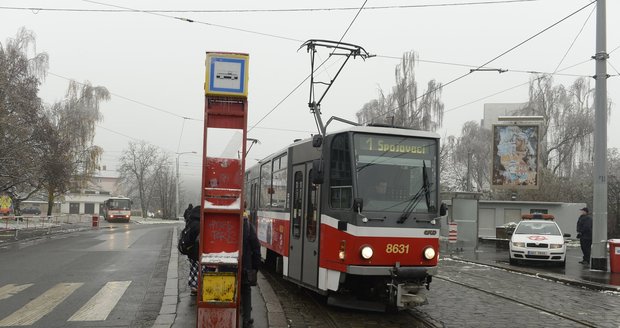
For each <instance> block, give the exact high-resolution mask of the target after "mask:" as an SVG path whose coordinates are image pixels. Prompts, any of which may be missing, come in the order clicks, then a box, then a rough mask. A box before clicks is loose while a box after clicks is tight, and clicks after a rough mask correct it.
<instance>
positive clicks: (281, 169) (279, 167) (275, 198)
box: [271, 154, 287, 209]
mask: <svg viewBox="0 0 620 328" xmlns="http://www.w3.org/2000/svg"><path fill="white" fill-rule="evenodd" d="M286 190H287V188H286V154H285V155H283V156H280V157H277V158H275V159H274V160H273V194H272V195H271V207H273V208H277V209H285V208H287V204H286Z"/></svg>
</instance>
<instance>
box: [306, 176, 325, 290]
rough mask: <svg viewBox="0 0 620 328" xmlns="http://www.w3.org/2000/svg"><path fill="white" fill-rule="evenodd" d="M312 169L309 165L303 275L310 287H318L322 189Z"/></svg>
mask: <svg viewBox="0 0 620 328" xmlns="http://www.w3.org/2000/svg"><path fill="white" fill-rule="evenodd" d="M311 176H312V167H311V166H310V165H308V167H307V170H306V177H305V178H306V179H305V181H306V182H307V183H306V193H305V196H306V197H305V199H304V203H305V212H304V213H305V217H304V223H305V229H304V236H303V238H302V239H303V244H304V249H303V254H304V259H303V261H304V262H303V274H302V282H303V283H304V284H307V285H310V286H314V287H316V286H317V282H318V274H319V273H318V270H319V247H318V244H319V238H318V237H319V236H318V234H319V216H320V214H319V213H320V211H319V199H321V197H319V191H320V187H319V186H317V185H315V184H313V183H312V182H311V181H312V179H311V178H310V177H311Z"/></svg>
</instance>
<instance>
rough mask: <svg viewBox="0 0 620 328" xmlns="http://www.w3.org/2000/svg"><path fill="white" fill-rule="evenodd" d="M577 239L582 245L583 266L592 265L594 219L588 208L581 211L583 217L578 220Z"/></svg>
mask: <svg viewBox="0 0 620 328" xmlns="http://www.w3.org/2000/svg"><path fill="white" fill-rule="evenodd" d="M577 238H579V243H580V244H581V252H582V253H583V260H581V261H579V263H581V264H590V251H591V248H592V217H591V216H590V211H589V210H588V208H587V207H584V208H582V209H581V215H580V216H579V219H577Z"/></svg>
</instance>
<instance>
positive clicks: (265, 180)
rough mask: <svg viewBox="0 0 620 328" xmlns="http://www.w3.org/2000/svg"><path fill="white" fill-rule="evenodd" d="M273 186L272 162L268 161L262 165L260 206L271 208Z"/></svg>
mask: <svg viewBox="0 0 620 328" xmlns="http://www.w3.org/2000/svg"><path fill="white" fill-rule="evenodd" d="M272 194H273V188H272V187H271V162H267V163H265V164H263V165H262V166H261V167H260V200H259V207H260V208H269V207H270V206H271V195H272Z"/></svg>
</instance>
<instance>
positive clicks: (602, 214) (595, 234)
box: [590, 0, 609, 271]
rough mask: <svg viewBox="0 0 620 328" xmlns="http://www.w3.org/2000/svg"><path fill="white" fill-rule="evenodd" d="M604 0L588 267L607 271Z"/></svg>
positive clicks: (599, 18)
mask: <svg viewBox="0 0 620 328" xmlns="http://www.w3.org/2000/svg"><path fill="white" fill-rule="evenodd" d="M605 6H606V5H605V0H597V1H596V54H595V55H594V57H593V58H594V59H595V60H596V75H595V76H594V78H595V81H596V84H595V96H594V131H595V132H594V204H593V207H594V213H593V217H592V256H591V260H590V268H592V269H596V270H602V271H607V256H606V254H607V252H606V250H607V248H606V246H607V78H608V75H607V58H609V54H608V53H607V49H606V48H607V23H606V18H605V16H606V8H605Z"/></svg>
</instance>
